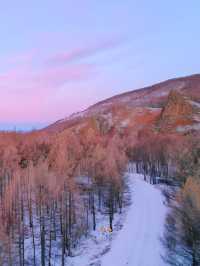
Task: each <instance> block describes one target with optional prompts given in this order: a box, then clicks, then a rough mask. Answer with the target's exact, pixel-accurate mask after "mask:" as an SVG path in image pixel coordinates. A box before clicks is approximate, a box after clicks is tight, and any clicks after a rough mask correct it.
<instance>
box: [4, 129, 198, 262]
mask: <svg viewBox="0 0 200 266" xmlns="http://www.w3.org/2000/svg"><path fill="white" fill-rule="evenodd" d="M0 138H1V140H4V141H1V145H0V151H1V153H0V164H1V168H0V171H1V179H0V240H1V244H0V265H2V266H3V265H9V266H12V265H19V266H25V265H34V266H37V265H41V266H45V265H48V266H50V265H53V264H52V263H53V262H55V260H56V261H57V262H58V263H59V265H62V266H64V265H66V259H67V257H68V256H69V257H70V256H73V252H74V250H75V249H76V247H77V245H78V244H79V241H80V240H81V239H82V238H83V237H85V238H87V236H88V233H89V232H90V231H91V230H94V231H95V230H96V228H97V225H98V220H99V217H100V216H104V217H107V218H106V219H107V225H108V228H109V232H110V233H112V231H113V221H114V219H115V214H116V213H118V214H120V213H121V212H122V208H124V207H125V205H126V204H127V199H126V196H125V195H126V191H127V184H126V179H125V178H124V174H125V172H126V169H127V165H128V163H130V162H131V163H133V164H135V165H136V171H137V172H138V173H141V174H142V175H143V176H144V180H146V181H147V182H150V183H151V184H156V183H163V182H164V183H165V184H167V185H169V186H168V187H169V188H171V189H170V190H168V191H167V192H166V191H165V197H166V198H167V201H168V205H169V206H170V213H169V215H168V216H167V219H166V226H165V227H166V229H165V235H164V238H163V239H162V242H163V245H164V246H165V249H166V253H167V256H166V257H165V258H164V259H165V260H166V258H167V263H169V264H170V265H192V266H197V265H199V263H200V252H199V251H200V227H199V221H200V197H199V195H200V175H199V174H200V173H199V169H200V168H199V166H200V165H199V163H200V146H199V137H198V135H197V136H195V135H194V134H188V135H187V136H182V137H181V136H178V137H177V135H173V134H161V133H159V132H155V131H152V130H149V129H144V130H141V131H139V133H138V135H137V138H136V139H135V138H133V136H132V134H124V135H122V134H121V133H118V134H117V133H115V134H109V135H108V134H107V133H106V131H105V130H102V129H101V128H98V130H97V129H96V130H95V129H94V128H92V127H89V128H85V129H84V130H82V131H81V133H80V132H79V133H77V132H74V131H73V130H65V131H63V132H61V133H60V134H53V135H49V134H46V133H43V134H42V133H41V132H40V133H38V132H32V133H29V134H24V135H23V134H21V133H20V134H19V133H15V132H13V133H1V136H0ZM175 144H176V145H175Z"/></svg>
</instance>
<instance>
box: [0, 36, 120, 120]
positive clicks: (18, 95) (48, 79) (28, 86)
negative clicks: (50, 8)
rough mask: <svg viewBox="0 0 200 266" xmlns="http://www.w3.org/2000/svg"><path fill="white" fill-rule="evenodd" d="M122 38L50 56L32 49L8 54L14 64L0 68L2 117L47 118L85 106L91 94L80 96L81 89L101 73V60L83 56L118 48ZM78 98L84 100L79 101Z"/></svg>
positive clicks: (0, 115)
mask: <svg viewBox="0 0 200 266" xmlns="http://www.w3.org/2000/svg"><path fill="white" fill-rule="evenodd" d="M119 42H120V41H119V40H116V39H115V40H114V39H113V40H108V41H103V42H99V43H96V44H93V45H87V46H84V47H77V48H74V49H71V50H70V49H69V50H68V52H59V53H54V54H50V55H49V56H46V55H44V54H42V53H41V51H40V52H39V53H38V52H37V51H30V53H27V52H26V53H24V54H23V53H20V54H18V55H16V56H13V57H12V58H7V62H10V64H7V65H6V67H4V71H2V70H1V72H0V121H1V122H10V121H20V122H24V121H42V122H46V121H48V120H52V117H54V118H55V117H62V116H61V115H60V114H61V113H62V115H63V114H64V113H65V112H66V113H70V112H73V111H75V110H74V108H78V107H79V108H80V106H84V102H86V101H87V97H86V98H80V97H79V94H80V90H81V89H82V88H83V87H84V86H83V84H85V86H86V87H87V86H88V85H87V84H88V81H89V82H91V81H92V80H93V79H94V77H97V76H98V75H97V74H98V72H97V71H98V70H99V69H98V63H88V62H83V61H81V62H79V59H86V58H88V57H90V56H93V55H96V54H97V53H100V52H103V51H107V50H109V49H112V48H115V47H117V45H118V44H119ZM45 58H47V59H45ZM2 66H3V65H2ZM8 66H9V68H8ZM10 66H12V68H10ZM84 82H85V83H84ZM77 90H78V91H79V93H77V95H76V91H77ZM83 93H84V92H83ZM75 98H76V99H79V100H80V102H79V103H78V104H77V105H76V103H75ZM77 101H78V100H77ZM65 110H66V111H65Z"/></svg>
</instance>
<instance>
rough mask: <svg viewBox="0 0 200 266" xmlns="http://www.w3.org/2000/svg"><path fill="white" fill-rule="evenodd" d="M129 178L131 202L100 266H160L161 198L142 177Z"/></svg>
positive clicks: (159, 193) (163, 217)
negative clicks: (123, 221)
mask: <svg viewBox="0 0 200 266" xmlns="http://www.w3.org/2000/svg"><path fill="white" fill-rule="evenodd" d="M131 178H132V179H131V183H132V184H130V185H131V192H132V200H133V203H132V205H131V206H130V209H129V211H128V214H127V217H126V220H125V223H124V226H123V228H122V230H121V231H120V232H119V234H118V235H117V237H116V238H115V239H114V241H113V243H112V246H111V250H110V251H109V252H108V253H107V254H106V255H105V256H104V257H103V258H102V263H101V266H163V265H165V264H164V262H163V261H162V258H161V256H160V254H163V250H162V245H161V243H160V237H161V236H162V233H163V229H164V220H165V216H166V212H167V209H166V207H165V205H164V204H163V196H162V194H161V191H160V190H159V189H158V188H156V187H154V186H152V185H150V184H149V183H146V182H144V181H143V180H142V178H141V176H139V175H136V174H134V175H132V177H131Z"/></svg>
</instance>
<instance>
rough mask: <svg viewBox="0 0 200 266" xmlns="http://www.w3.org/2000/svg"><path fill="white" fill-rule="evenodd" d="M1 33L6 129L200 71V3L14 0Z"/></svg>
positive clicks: (0, 17)
mask: <svg viewBox="0 0 200 266" xmlns="http://www.w3.org/2000/svg"><path fill="white" fill-rule="evenodd" d="M0 34H1V41H0V128H1V129H12V128H14V127H15V126H16V127H17V128H18V129H28V128H32V127H34V128H39V127H42V126H45V125H47V124H49V123H52V122H54V121H56V120H58V119H60V118H64V117H66V116H67V115H69V114H71V113H73V112H77V111H80V110H82V109H84V108H86V107H88V106H89V105H91V104H93V103H95V102H97V101H99V100H102V99H104V98H107V97H110V96H112V95H115V94H118V93H122V92H125V91H127V90H132V89H137V88H139V87H143V86H146V85H150V84H153V83H156V82H159V81H162V80H165V79H168V78H173V77H178V76H184V75H190V74H194V73H199V72H200V71H199V70H200V60H199V53H200V1H199V0H192V1H188V0H187V1H186V0H168V1H161V0H152V1H150V0H73V1H68V0H57V1H53V0H52V1H51V0H42V1H41V0H30V1H27V0H18V1H17V0H7V1H2V3H1V8H0Z"/></svg>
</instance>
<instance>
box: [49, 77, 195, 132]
mask: <svg viewBox="0 0 200 266" xmlns="http://www.w3.org/2000/svg"><path fill="white" fill-rule="evenodd" d="M171 91H173V92H174V93H175V94H174V97H175V98H176V101H175V102H174V103H173V107H172V106H171V105H172V102H173V99H172V98H173V94H172V95H171V94H170V92H171ZM169 95H171V96H170V98H168V97H169ZM170 99H171V100H170ZM181 101H182V102H183V101H184V104H182V103H181ZM181 104H182V107H181V106H180V105H181ZM199 105H200V74H199V75H193V76H189V77H184V78H177V79H172V80H167V81H165V82H162V83H159V84H156V85H153V86H150V87H146V88H143V89H139V90H135V91H130V92H127V93H123V94H120V95H116V96H114V97H112V98H109V99H107V100H104V101H102V102H99V103H97V104H95V105H93V106H91V107H89V108H88V109H86V110H85V111H83V112H79V113H77V114H73V115H71V116H70V117H67V118H65V119H62V120H60V121H57V122H56V123H54V124H52V125H50V126H49V127H47V128H46V129H45V131H48V132H60V131H63V130H64V129H76V130H79V129H80V128H82V127H84V125H86V124H87V126H88V123H91V118H94V119H95V120H96V121H97V122H99V121H100V122H102V123H104V124H107V125H108V124H109V126H110V129H111V128H114V129H115V130H117V131H118V132H119V131H122V132H125V131H127V130H134V131H138V130H140V129H142V128H144V127H149V128H154V127H155V125H157V126H158V125H159V127H161V128H162V129H163V130H165V129H168V125H167V124H168V122H170V121H169V119H168V122H167V120H166V117H167V116H171V115H172V116H174V113H173V110H175V109H176V108H177V110H178V109H180V108H183V107H184V108H186V109H188V112H190V113H191V116H193V118H194V119H192V120H191V121H189V122H188V120H187V117H184V113H183V114H182V118H183V119H182V122H181V121H179V122H180V123H179V122H178V123H174V124H173V123H171V122H170V124H171V129H174V131H176V128H177V126H185V125H189V126H190V129H191V126H192V124H193V122H194V123H196V122H199V111H197V109H199ZM170 108H171V110H172V111H171V113H169V112H168V111H169V110H170ZM189 109H190V110H189ZM194 109H196V110H194ZM167 110H168V111H167ZM179 111H180V110H179ZM167 112H168V115H167ZM186 112H187V111H186ZM172 113H173V114H172ZM192 113H193V114H192ZM195 113H196V116H195ZM171 119H172V120H173V119H174V118H172V117H171ZM175 120H177V121H178V117H177V118H176V119H175ZM179 120H180V119H179ZM186 120H187V121H186ZM163 121H164V122H163ZM195 121H196V122H195ZM175 122H176V121H175ZM194 129H198V126H197V125H195V126H194ZM178 131H181V130H179V129H178Z"/></svg>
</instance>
